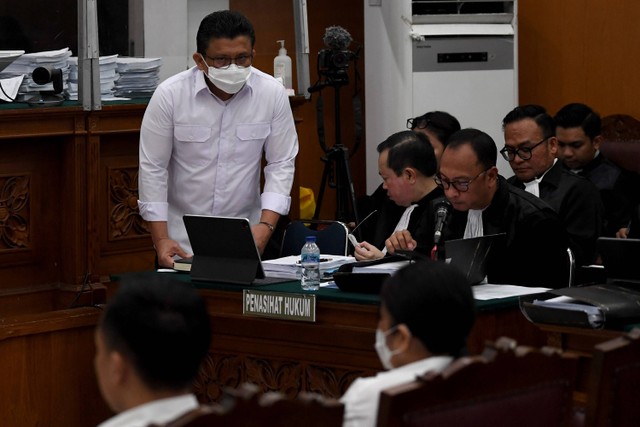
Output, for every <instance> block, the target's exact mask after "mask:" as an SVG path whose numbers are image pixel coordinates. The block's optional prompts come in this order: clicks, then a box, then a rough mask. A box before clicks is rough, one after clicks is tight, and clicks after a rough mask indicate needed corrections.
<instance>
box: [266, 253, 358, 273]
mask: <svg viewBox="0 0 640 427" xmlns="http://www.w3.org/2000/svg"><path fill="white" fill-rule="evenodd" d="M355 261H356V260H355V258H354V257H352V256H343V255H320V273H321V274H322V276H323V277H325V276H330V275H332V274H333V273H334V272H335V271H336V270H337V269H338V268H339V267H340V266H341V265H343V264H348V263H351V262H355ZM262 268H263V269H264V274H265V275H266V276H267V277H283V278H291V279H296V278H298V277H300V273H301V268H302V267H301V265H300V255H291V256H287V257H283V258H278V259H270V260H266V261H262Z"/></svg>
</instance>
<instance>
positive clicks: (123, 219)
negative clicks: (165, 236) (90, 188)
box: [107, 165, 149, 241]
mask: <svg viewBox="0 0 640 427" xmlns="http://www.w3.org/2000/svg"><path fill="white" fill-rule="evenodd" d="M107 169H108V172H107V175H108V181H109V201H108V210H109V216H108V218H109V233H108V240H109V241H114V240H122V239H127V238H129V237H139V236H148V234H149V227H148V226H147V223H146V221H144V220H143V219H142V217H141V216H140V211H139V210H138V166H137V165H135V166H131V167H128V168H107Z"/></svg>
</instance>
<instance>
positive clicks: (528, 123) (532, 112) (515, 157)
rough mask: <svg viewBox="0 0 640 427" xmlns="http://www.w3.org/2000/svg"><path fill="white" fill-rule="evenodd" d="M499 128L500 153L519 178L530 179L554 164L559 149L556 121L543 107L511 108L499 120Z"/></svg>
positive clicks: (521, 179) (525, 180)
mask: <svg viewBox="0 0 640 427" xmlns="http://www.w3.org/2000/svg"><path fill="white" fill-rule="evenodd" d="M502 129H503V131H504V148H503V149H502V150H500V154H502V156H503V157H504V158H505V160H507V161H508V162H509V165H511V169H513V173H514V174H515V175H516V177H517V178H518V179H519V180H520V181H522V182H529V181H532V180H533V179H535V178H537V177H540V176H541V175H542V174H544V173H545V172H546V171H547V170H548V169H549V168H551V166H553V161H554V159H555V158H556V154H557V152H558V144H557V141H556V137H555V123H554V121H553V119H552V118H551V116H550V115H549V114H547V111H546V110H545V109H544V108H543V107H541V106H539V105H523V106H520V107H516V108H514V109H513V110H511V111H510V112H509V114H507V115H506V116H505V118H504V119H503V120H502Z"/></svg>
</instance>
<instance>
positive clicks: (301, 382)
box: [195, 353, 375, 402]
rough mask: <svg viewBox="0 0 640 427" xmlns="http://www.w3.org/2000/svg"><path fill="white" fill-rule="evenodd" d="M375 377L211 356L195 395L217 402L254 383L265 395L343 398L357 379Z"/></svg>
mask: <svg viewBox="0 0 640 427" xmlns="http://www.w3.org/2000/svg"><path fill="white" fill-rule="evenodd" d="M374 373H375V371H372V370H354V369H345V368H339V367H334V366H321V365H318V364H313V363H309V362H306V361H290V360H275V359H266V358H260V357H252V356H248V355H233V354H224V353H213V354H212V353H210V354H209V355H208V357H207V358H206V359H205V361H204V362H203V364H202V367H201V370H200V374H199V376H198V379H197V380H196V383H195V393H196V395H197V396H198V398H199V399H200V400H201V401H202V402H216V401H218V400H219V399H220V398H221V397H222V393H223V390H224V389H225V388H227V387H231V388H236V387H238V386H239V385H240V384H242V383H245V382H250V383H253V384H256V385H258V386H259V387H260V390H261V391H262V392H267V391H278V392H281V393H284V394H285V395H286V396H287V397H290V398H293V397H296V396H297V395H298V394H300V393H302V392H312V393H319V394H322V395H324V396H327V397H333V398H339V397H340V396H342V394H343V393H344V392H345V391H346V389H347V388H348V387H349V385H351V383H352V382H353V381H354V380H355V379H356V378H358V377H361V376H369V375H373V374H374Z"/></svg>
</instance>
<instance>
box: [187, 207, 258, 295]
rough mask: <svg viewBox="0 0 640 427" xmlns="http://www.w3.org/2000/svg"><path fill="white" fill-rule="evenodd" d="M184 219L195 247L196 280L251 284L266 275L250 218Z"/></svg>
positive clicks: (194, 216) (194, 277) (201, 217)
mask: <svg viewBox="0 0 640 427" xmlns="http://www.w3.org/2000/svg"><path fill="white" fill-rule="evenodd" d="M183 220H184V225H185V228H186V229H187V235H188V236H189V242H190V243H191V248H192V249H193V261H192V266H191V277H192V278H193V279H194V280H205V281H209V282H219V283H237V284H242V285H248V284H251V283H253V282H254V280H255V279H262V278H264V271H263V269H262V263H261V260H260V253H259V252H258V248H257V247H256V244H255V241H254V240H253V234H252V233H251V224H250V223H249V220H248V219H246V218H231V217H220V216H206V215H184V216H183Z"/></svg>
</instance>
